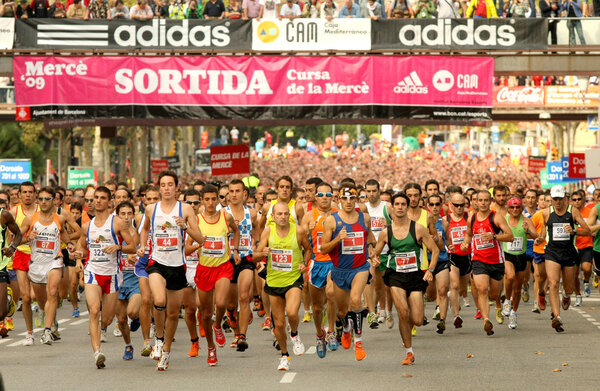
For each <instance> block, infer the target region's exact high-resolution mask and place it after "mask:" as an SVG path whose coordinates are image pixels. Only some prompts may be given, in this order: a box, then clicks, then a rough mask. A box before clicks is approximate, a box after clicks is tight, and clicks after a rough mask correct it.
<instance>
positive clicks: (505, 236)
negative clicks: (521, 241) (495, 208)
mask: <svg viewBox="0 0 600 391" xmlns="http://www.w3.org/2000/svg"><path fill="white" fill-rule="evenodd" d="M494 223H495V224H496V226H497V227H498V228H500V229H501V230H502V233H501V234H497V235H496V240H497V241H499V242H512V241H513V240H515V235H514V234H513V232H512V229H510V227H509V226H508V223H507V222H506V219H504V218H502V217H500V216H498V215H497V214H496V215H494Z"/></svg>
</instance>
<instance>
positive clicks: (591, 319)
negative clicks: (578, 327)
mask: <svg viewBox="0 0 600 391" xmlns="http://www.w3.org/2000/svg"><path fill="white" fill-rule="evenodd" d="M587 320H589V321H590V322H595V321H596V319H594V318H587Z"/></svg>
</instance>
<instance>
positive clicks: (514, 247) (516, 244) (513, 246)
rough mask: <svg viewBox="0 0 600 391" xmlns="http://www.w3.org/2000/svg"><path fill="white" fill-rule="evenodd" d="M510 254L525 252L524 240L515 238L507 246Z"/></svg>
mask: <svg viewBox="0 0 600 391" xmlns="http://www.w3.org/2000/svg"><path fill="white" fill-rule="evenodd" d="M506 248H507V250H508V251H509V252H513V253H518V252H521V251H523V238H515V240H513V241H512V242H510V243H508V245H507V246H506Z"/></svg>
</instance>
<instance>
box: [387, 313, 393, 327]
mask: <svg viewBox="0 0 600 391" xmlns="http://www.w3.org/2000/svg"><path fill="white" fill-rule="evenodd" d="M385 325H386V326H387V328H388V329H391V328H393V327H394V316H393V315H392V312H391V311H390V312H388V313H387V317H386V318H385Z"/></svg>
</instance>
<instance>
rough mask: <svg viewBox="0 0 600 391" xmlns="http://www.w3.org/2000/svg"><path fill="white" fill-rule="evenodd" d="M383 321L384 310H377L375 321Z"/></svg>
mask: <svg viewBox="0 0 600 391" xmlns="http://www.w3.org/2000/svg"><path fill="white" fill-rule="evenodd" d="M383 322H385V311H379V313H378V314H377V323H383Z"/></svg>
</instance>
